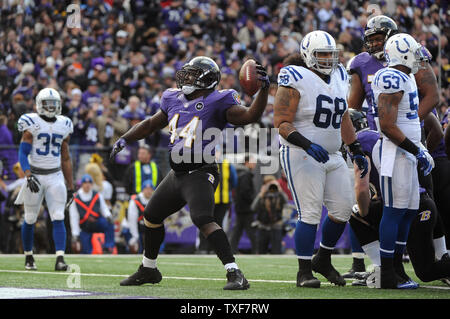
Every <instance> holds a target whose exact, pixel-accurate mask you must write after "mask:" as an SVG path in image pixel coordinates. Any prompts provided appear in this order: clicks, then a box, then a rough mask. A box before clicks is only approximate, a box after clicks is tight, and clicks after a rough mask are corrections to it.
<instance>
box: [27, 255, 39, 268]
mask: <svg viewBox="0 0 450 319" xmlns="http://www.w3.org/2000/svg"><path fill="white" fill-rule="evenodd" d="M25 269H26V270H37V267H36V263H35V262H34V258H33V255H27V256H26V257H25Z"/></svg>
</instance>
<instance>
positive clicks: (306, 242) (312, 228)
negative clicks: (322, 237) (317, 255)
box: [294, 221, 317, 259]
mask: <svg viewBox="0 0 450 319" xmlns="http://www.w3.org/2000/svg"><path fill="white" fill-rule="evenodd" d="M316 232H317V225H311V224H306V223H304V222H302V221H297V225H296V227H295V233H294V239H295V250H296V253H297V256H299V257H303V259H310V258H312V255H313V253H314V243H315V240H316Z"/></svg>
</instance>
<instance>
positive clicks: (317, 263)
mask: <svg viewBox="0 0 450 319" xmlns="http://www.w3.org/2000/svg"><path fill="white" fill-rule="evenodd" d="M311 268H312V270H313V271H315V272H318V273H319V274H321V275H322V276H324V277H325V278H327V279H328V281H330V282H331V283H333V284H335V285H337V286H345V284H346V281H345V279H344V278H343V277H342V276H341V274H339V272H338V271H337V270H336V269H335V268H334V267H333V265H332V264H331V262H330V261H322V260H320V259H319V258H318V257H317V255H315V256H314V257H313V258H312V260H311Z"/></svg>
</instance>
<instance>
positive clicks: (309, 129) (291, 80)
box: [278, 64, 348, 154]
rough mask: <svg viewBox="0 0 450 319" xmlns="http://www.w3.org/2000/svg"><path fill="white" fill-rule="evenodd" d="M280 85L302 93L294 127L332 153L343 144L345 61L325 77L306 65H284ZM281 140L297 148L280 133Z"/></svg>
mask: <svg viewBox="0 0 450 319" xmlns="http://www.w3.org/2000/svg"><path fill="white" fill-rule="evenodd" d="M278 85H279V86H286V87H291V88H294V89H296V90H297V91H298V92H299V93H300V102H299V103H298V107H297V113H296V115H295V119H294V122H293V123H292V124H293V125H294V127H295V128H296V129H297V131H298V132H300V133H301V134H302V135H303V136H305V137H306V138H307V139H309V140H310V141H311V142H313V143H316V144H319V145H320V146H322V147H323V148H324V149H325V150H327V152H328V153H329V154H332V153H336V152H337V151H338V150H339V148H340V147H341V143H342V138H341V122H342V116H343V115H344V113H345V112H346V111H347V92H348V76H347V72H346V70H345V69H344V67H343V66H342V65H340V64H339V65H338V66H337V68H336V69H335V70H334V71H333V72H332V73H331V75H330V76H329V78H328V81H324V80H322V79H321V78H320V77H319V76H318V75H317V74H315V73H314V72H312V71H310V70H309V69H307V68H304V67H301V66H295V65H289V66H285V67H283V68H282V69H281V70H280V73H279V74H278ZM280 142H281V144H284V145H287V146H290V147H295V148H298V146H295V145H292V144H291V143H289V142H288V141H286V140H285V139H284V138H283V137H281V136H280Z"/></svg>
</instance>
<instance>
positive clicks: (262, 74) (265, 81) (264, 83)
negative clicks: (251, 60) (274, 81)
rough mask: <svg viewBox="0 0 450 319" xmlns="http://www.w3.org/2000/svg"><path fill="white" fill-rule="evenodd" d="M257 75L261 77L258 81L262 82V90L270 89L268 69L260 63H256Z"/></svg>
mask: <svg viewBox="0 0 450 319" xmlns="http://www.w3.org/2000/svg"><path fill="white" fill-rule="evenodd" d="M256 73H258V75H259V76H258V80H259V81H261V88H262V89H265V88H268V87H269V86H270V79H269V76H268V75H267V71H266V69H265V68H264V67H263V66H262V65H261V63H259V62H256Z"/></svg>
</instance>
